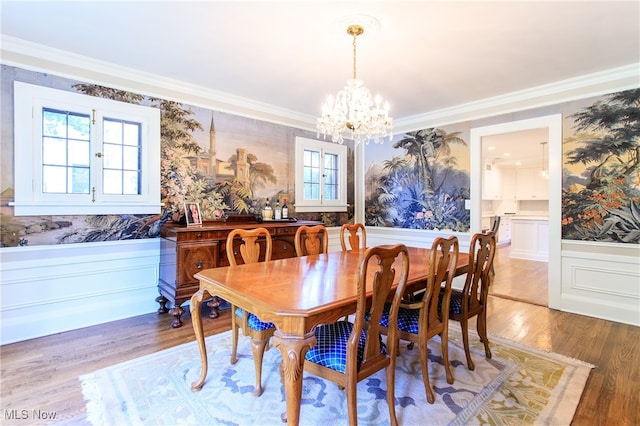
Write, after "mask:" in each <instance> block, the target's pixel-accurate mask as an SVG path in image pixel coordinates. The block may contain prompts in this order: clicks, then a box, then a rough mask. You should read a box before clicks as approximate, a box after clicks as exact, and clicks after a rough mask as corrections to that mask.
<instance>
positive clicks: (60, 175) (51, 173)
mask: <svg viewBox="0 0 640 426" xmlns="http://www.w3.org/2000/svg"><path fill="white" fill-rule="evenodd" d="M66 173H67V168H66V167H57V166H43V167H42V192H44V193H48V194H65V193H66V192H67V176H66Z"/></svg>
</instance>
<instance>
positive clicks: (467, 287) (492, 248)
mask: <svg viewBox="0 0 640 426" xmlns="http://www.w3.org/2000/svg"><path fill="white" fill-rule="evenodd" d="M495 254H496V237H495V235H494V234H493V232H487V233H478V234H474V235H473V237H471V242H470V244H469V270H468V271H467V278H466V279H465V283H464V288H463V290H462V293H463V295H464V297H465V298H466V299H467V300H468V305H467V307H468V309H469V311H470V312H473V311H475V310H476V308H479V307H480V306H481V305H484V304H485V303H486V301H487V297H488V293H489V286H490V285H491V279H492V277H493V275H492V274H491V273H490V271H491V265H493V259H494V257H495ZM463 306H464V304H463Z"/></svg>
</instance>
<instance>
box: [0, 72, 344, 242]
mask: <svg viewBox="0 0 640 426" xmlns="http://www.w3.org/2000/svg"><path fill="white" fill-rule="evenodd" d="M1 77H2V98H3V99H4V100H9V101H10V102H8V103H7V102H3V105H2V108H3V114H2V117H3V118H2V120H3V121H2V128H3V129H4V131H3V132H2V175H1V180H0V182H1V183H2V188H1V191H2V194H1V195H2V199H1V215H0V232H1V243H2V247H14V246H18V245H43V244H44V245H50V244H67V243H82V242H96V241H113V240H126V239H138V238H154V237H158V236H159V235H160V228H161V226H162V225H163V224H164V223H166V222H168V221H172V222H173V221H175V222H182V221H183V220H184V207H183V205H184V204H183V203H185V202H187V203H199V204H200V208H201V211H202V215H203V217H204V218H205V219H207V220H209V219H211V220H216V219H221V218H222V217H223V216H224V215H228V214H253V213H254V212H258V211H260V210H261V209H262V208H263V207H264V205H265V204H266V202H267V200H270V201H269V202H270V203H273V202H274V200H276V199H279V200H281V201H282V200H284V199H285V198H286V199H287V202H288V205H289V211H290V213H289V214H290V216H291V217H297V218H298V219H308V220H321V221H323V223H325V224H326V225H327V226H334V225H338V226H339V225H341V224H342V223H345V222H347V221H349V220H350V219H351V218H352V217H353V211H349V212H346V213H304V214H300V213H296V212H295V206H294V203H295V186H294V180H293V179H294V174H295V173H294V171H295V164H294V149H293V148H294V143H295V138H296V137H297V136H302V137H306V138H315V136H316V134H315V133H314V132H309V131H305V130H300V129H294V128H291V127H287V126H282V125H278V124H273V123H268V122H263V121H259V120H254V119H250V118H246V117H240V116H235V115H232V114H226V113H222V112H218V111H212V110H209V109H205V108H200V107H196V106H191V105H185V104H182V103H179V102H174V101H168V100H165V99H159V98H153V97H147V96H143V95H140V94H136V93H131V92H125V91H122V90H116V89H112V88H108V87H103V86H98V85H92V84H84V83H81V82H77V81H72V80H69V79H65V78H60V77H56V76H53V75H49V74H44V73H37V72H32V71H28V70H23V69H20V68H15V67H10V66H4V65H3V66H2V76H1ZM14 80H18V81H23V82H26V83H31V84H38V85H42V86H47V87H52V88H56V89H61V90H69V91H74V92H79V93H84V94H87V95H91V96H98V97H103V98H108V99H113V100H118V101H123V102H129V103H135V104H143V105H148V106H153V107H156V108H159V109H160V111H161V154H160V155H161V167H160V170H161V195H162V200H161V201H162V203H163V208H162V210H161V212H159V213H158V214H157V215H100V216H34V217H25V216H21V217H17V216H13V208H12V207H10V206H9V205H8V203H9V202H11V201H13V179H14V178H13V132H12V129H13V111H12V104H13V81H14ZM348 157H349V164H350V166H349V167H351V168H353V166H352V164H353V150H352V149H349V154H348ZM348 185H349V187H350V188H353V176H352V175H350V176H349V177H348ZM347 199H348V202H349V204H350V205H351V206H352V205H353V190H352V189H351V190H349V191H348V194H347Z"/></svg>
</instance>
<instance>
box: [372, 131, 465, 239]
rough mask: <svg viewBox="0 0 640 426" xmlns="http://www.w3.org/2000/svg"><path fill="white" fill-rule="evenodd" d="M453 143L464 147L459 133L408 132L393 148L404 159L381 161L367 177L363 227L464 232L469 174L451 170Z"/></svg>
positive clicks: (452, 167)
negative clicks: (364, 225)
mask: <svg viewBox="0 0 640 426" xmlns="http://www.w3.org/2000/svg"><path fill="white" fill-rule="evenodd" d="M453 144H462V145H465V146H466V145H467V143H466V142H465V141H464V140H463V139H462V138H461V137H460V136H459V133H458V132H454V133H447V132H446V131H444V130H443V129H436V128H428V129H422V130H418V131H415V132H409V133H407V134H405V136H404V137H403V138H402V139H400V140H399V141H397V142H396V143H395V144H394V145H393V147H394V149H402V150H404V155H403V156H394V157H393V158H392V159H390V160H385V161H384V162H383V166H382V168H381V169H380V170H378V171H376V169H371V170H370V172H369V173H368V176H367V177H366V181H367V182H368V184H367V187H368V188H372V189H370V190H369V193H368V194H367V199H366V202H365V204H366V206H365V222H366V224H367V225H371V226H392V227H401V228H411V229H429V230H442V229H447V230H452V231H459V232H466V231H468V230H469V212H468V211H467V210H465V208H464V200H465V199H468V198H469V174H468V173H467V172H466V171H461V170H458V169H457V168H456V166H457V161H456V158H455V157H453V156H452V155H451V146H452V145H453Z"/></svg>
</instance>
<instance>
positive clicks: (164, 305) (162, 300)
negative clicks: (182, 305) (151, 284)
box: [156, 295, 169, 314]
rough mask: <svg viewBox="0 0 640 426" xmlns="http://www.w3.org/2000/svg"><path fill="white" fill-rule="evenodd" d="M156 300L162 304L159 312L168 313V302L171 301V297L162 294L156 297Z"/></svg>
mask: <svg viewBox="0 0 640 426" xmlns="http://www.w3.org/2000/svg"><path fill="white" fill-rule="evenodd" d="M156 302H158V303H159V304H160V308H158V313H159V314H166V313H167V312H169V309H167V303H168V302H169V299H167V298H166V297H164V296H163V295H160V296H158V297H156Z"/></svg>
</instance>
